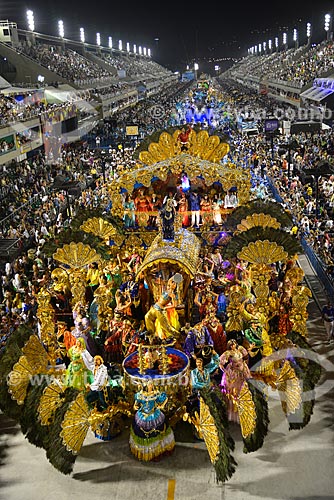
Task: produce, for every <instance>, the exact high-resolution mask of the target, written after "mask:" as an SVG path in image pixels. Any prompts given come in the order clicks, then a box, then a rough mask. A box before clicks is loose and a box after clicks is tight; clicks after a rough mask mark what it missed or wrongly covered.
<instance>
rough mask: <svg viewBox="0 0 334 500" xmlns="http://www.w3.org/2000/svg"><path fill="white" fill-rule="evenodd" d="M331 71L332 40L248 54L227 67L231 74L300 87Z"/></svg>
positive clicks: (333, 45)
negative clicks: (295, 47) (270, 51)
mask: <svg viewBox="0 0 334 500" xmlns="http://www.w3.org/2000/svg"><path fill="white" fill-rule="evenodd" d="M330 70H332V71H334V42H333V41H332V40H330V41H324V42H322V43H320V44H312V45H310V46H307V47H305V46H302V47H299V48H298V49H293V48H290V49H287V50H283V51H279V52H276V51H274V52H272V53H271V54H268V53H265V54H262V55H260V54H258V55H256V54H255V55H254V54H252V55H248V56H247V57H245V58H243V59H242V60H241V61H240V62H239V63H238V64H236V65H235V66H233V67H232V68H231V69H229V70H228V73H229V74H230V75H231V76H232V77H236V76H237V75H242V77H243V78H244V77H247V76H251V77H257V78H259V79H265V80H272V81H275V82H277V83H280V82H281V83H287V82H288V83H289V84H294V85H296V87H299V88H301V87H303V86H304V85H306V84H307V83H310V82H312V81H313V80H314V79H315V78H317V77H320V76H322V75H324V74H326V73H327V72H328V71H330Z"/></svg>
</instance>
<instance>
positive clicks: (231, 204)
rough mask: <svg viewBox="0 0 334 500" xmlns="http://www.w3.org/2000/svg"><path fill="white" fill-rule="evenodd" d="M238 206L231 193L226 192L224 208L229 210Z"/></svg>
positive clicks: (233, 194) (234, 196) (235, 198)
mask: <svg viewBox="0 0 334 500" xmlns="http://www.w3.org/2000/svg"><path fill="white" fill-rule="evenodd" d="M237 206H238V199H237V197H236V195H235V193H234V192H233V191H227V193H226V195H225V198H224V208H227V209H230V208H235V207H237Z"/></svg>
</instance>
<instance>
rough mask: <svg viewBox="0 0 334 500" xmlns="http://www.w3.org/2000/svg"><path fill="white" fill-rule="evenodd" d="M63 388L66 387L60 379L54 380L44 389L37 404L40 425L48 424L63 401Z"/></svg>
mask: <svg viewBox="0 0 334 500" xmlns="http://www.w3.org/2000/svg"><path fill="white" fill-rule="evenodd" d="M64 389H66V387H64V386H63V384H62V383H61V381H60V380H54V381H53V382H51V384H49V385H48V386H47V387H46V388H45V389H44V391H43V394H42V396H41V399H40V402H39V406H38V418H39V421H40V422H41V425H49V424H50V423H51V422H52V421H53V417H54V414H55V412H56V410H57V409H58V408H59V407H60V406H61V405H62V403H63V397H62V396H63V392H64Z"/></svg>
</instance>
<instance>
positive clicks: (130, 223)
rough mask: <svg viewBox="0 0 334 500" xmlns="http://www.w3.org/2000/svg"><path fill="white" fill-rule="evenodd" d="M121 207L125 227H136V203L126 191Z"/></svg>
mask: <svg viewBox="0 0 334 500" xmlns="http://www.w3.org/2000/svg"><path fill="white" fill-rule="evenodd" d="M123 208H124V215H123V222H124V227H125V229H134V228H135V227H136V205H135V202H134V200H132V198H130V196H129V194H128V193H126V195H125V197H124V202H123Z"/></svg>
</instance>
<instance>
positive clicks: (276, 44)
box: [275, 36, 278, 51]
mask: <svg viewBox="0 0 334 500" xmlns="http://www.w3.org/2000/svg"><path fill="white" fill-rule="evenodd" d="M275 49H276V51H277V50H278V36H275Z"/></svg>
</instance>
